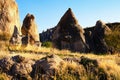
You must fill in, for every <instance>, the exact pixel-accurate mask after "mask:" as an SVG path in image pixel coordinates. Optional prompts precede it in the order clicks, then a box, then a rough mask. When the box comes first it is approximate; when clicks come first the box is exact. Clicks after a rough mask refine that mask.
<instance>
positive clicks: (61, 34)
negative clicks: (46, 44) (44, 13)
mask: <svg viewBox="0 0 120 80" xmlns="http://www.w3.org/2000/svg"><path fill="white" fill-rule="evenodd" d="M83 34H84V30H83V29H82V27H81V26H80V25H79V24H78V21H77V19H76V18H75V16H74V14H73V12H72V10H71V8H69V9H68V10H67V11H66V12H65V14H64V15H63V17H62V18H61V19H60V21H59V23H58V24H57V27H56V30H55V31H54V33H53V46H54V47H57V48H59V49H69V50H72V51H80V52H85V50H86V45H85V38H84V35H83Z"/></svg>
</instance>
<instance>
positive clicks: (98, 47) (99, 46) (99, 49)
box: [92, 20, 111, 53]
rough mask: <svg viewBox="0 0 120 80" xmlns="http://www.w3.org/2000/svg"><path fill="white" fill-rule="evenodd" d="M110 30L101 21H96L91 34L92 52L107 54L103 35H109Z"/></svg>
mask: <svg viewBox="0 0 120 80" xmlns="http://www.w3.org/2000/svg"><path fill="white" fill-rule="evenodd" d="M110 32H111V30H110V29H109V27H108V26H107V25H106V24H105V23H104V22H102V21H100V20H99V21H97V23H96V25H95V28H94V31H93V34H92V41H93V48H94V49H93V50H94V52H95V53H107V52H108V46H107V44H106V42H105V39H104V37H105V35H107V34H109V33H110Z"/></svg>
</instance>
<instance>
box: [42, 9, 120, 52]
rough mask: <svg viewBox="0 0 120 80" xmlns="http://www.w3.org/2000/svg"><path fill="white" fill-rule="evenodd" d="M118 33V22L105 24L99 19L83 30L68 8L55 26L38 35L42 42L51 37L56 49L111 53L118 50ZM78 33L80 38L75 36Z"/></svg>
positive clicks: (119, 46)
mask: <svg viewBox="0 0 120 80" xmlns="http://www.w3.org/2000/svg"><path fill="white" fill-rule="evenodd" d="M50 31H51V32H50ZM119 33H120V23H107V24H105V23H104V22H102V21H100V20H99V21H97V22H96V24H95V26H93V27H89V28H85V29H84V30H83V29H82V27H81V26H80V25H79V24H78V23H77V20H76V18H75V16H74V14H73V12H72V10H71V9H68V11H66V13H65V14H64V15H63V17H62V18H61V20H60V21H59V23H58V24H57V26H56V27H54V28H51V29H50V30H49V29H48V30H47V31H46V32H43V33H41V34H40V35H41V41H42V42H47V41H51V39H52V42H53V46H54V47H56V48H58V49H68V50H71V51H79V52H94V53H110V54H111V53H114V52H115V51H120V45H119V44H120V40H119V39H120V37H119V36H120V34H119ZM43 35H45V36H43ZM78 35H79V37H80V38H78V37H76V36H78ZM66 37H68V38H66ZM75 40H78V43H77V47H76V46H75V44H74V43H75V42H76V41H75ZM81 41H83V42H81ZM79 42H80V44H79ZM63 44H64V45H63ZM78 46H79V50H78ZM81 46H83V47H81ZM80 48H81V50H80ZM83 49H84V51H83Z"/></svg>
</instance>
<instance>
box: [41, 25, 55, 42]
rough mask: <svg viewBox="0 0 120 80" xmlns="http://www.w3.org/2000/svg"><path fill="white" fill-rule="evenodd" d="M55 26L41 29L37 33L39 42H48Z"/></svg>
mask: <svg viewBox="0 0 120 80" xmlns="http://www.w3.org/2000/svg"><path fill="white" fill-rule="evenodd" d="M55 28H56V27H54V28H50V29H47V31H43V32H42V33H40V34H39V36H40V41H41V42H49V41H52V34H53V32H54V30H55Z"/></svg>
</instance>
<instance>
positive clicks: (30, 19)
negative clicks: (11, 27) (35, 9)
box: [21, 13, 39, 45]
mask: <svg viewBox="0 0 120 80" xmlns="http://www.w3.org/2000/svg"><path fill="white" fill-rule="evenodd" d="M21 32H22V35H24V36H25V37H24V38H23V39H22V42H23V44H32V45H33V44H36V42H37V43H38V42H39V33H38V31H37V25H36V23H35V17H34V16H33V15H32V14H29V13H28V14H27V15H26V17H25V19H24V21H23V25H22V29H21Z"/></svg>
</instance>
